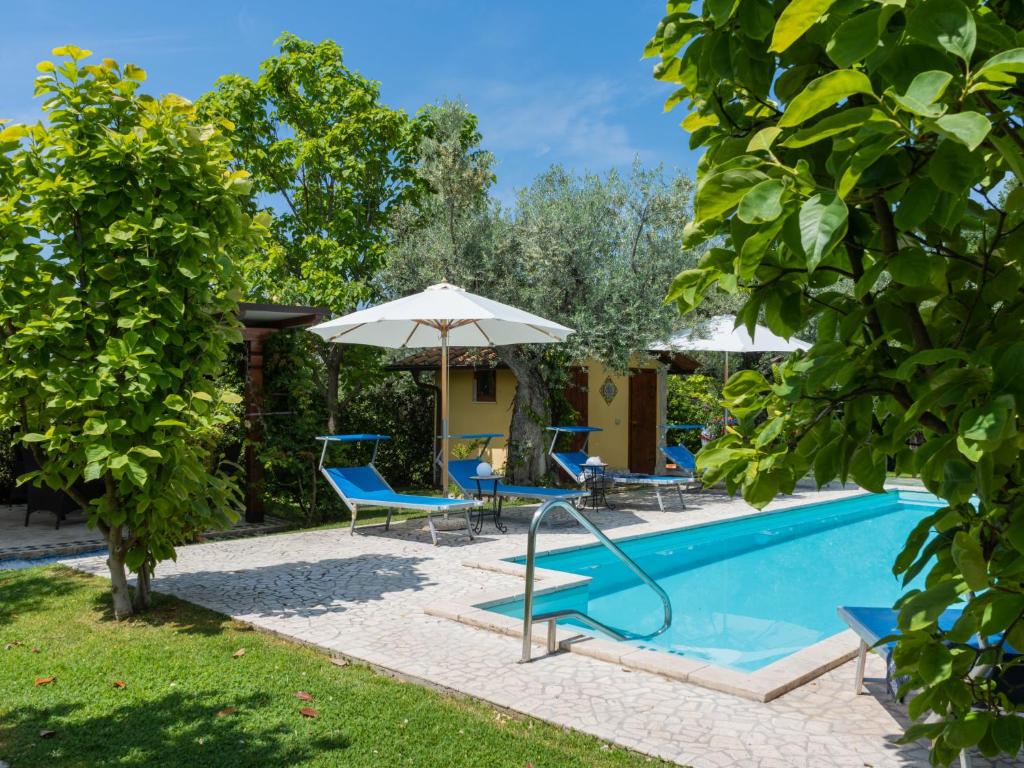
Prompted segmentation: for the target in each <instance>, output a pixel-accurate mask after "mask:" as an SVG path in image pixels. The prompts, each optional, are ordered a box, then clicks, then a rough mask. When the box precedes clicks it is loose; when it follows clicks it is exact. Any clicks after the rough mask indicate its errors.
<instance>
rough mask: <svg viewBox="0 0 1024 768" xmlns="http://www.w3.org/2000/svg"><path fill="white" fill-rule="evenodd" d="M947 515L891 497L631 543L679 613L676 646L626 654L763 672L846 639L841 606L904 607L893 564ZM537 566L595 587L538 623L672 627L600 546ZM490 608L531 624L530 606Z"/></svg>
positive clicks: (927, 498) (898, 494)
mask: <svg viewBox="0 0 1024 768" xmlns="http://www.w3.org/2000/svg"><path fill="white" fill-rule="evenodd" d="M941 506H943V502H942V501H940V500H939V499H938V498H936V497H935V496H933V495H931V494H928V493H921V492H916V491H890V492H888V493H884V494H871V495H864V496H856V497H853V498H848V499H841V500H838V501H829V502H823V503H817V504H810V505H807V506H801V507H797V508H791V509H787V510H782V511H779V512H771V513H764V514H760V515H754V516H750V517H745V518H742V519H737V520H731V521H725V522H721V523H713V524H708V525H702V526H697V527H692V528H687V529H684V530H677V531H669V532H666V533H660V534H653V535H649V536H642V537H638V538H634V539H629V540H626V541H619V542H617V543H618V544H619V546H620V547H621V548H622V549H623V550H624V551H625V552H626V554H628V555H629V556H630V557H631V558H633V559H634V560H635V561H636V562H637V563H638V564H639V565H640V567H641V568H643V569H644V570H645V571H647V573H649V574H650V575H651V576H652V577H653V578H654V579H656V580H657V581H658V583H659V584H660V585H661V586H662V588H663V589H664V590H665V591H666V592H667V593H668V594H669V597H670V599H671V601H672V612H673V619H672V626H671V627H670V628H669V629H668V631H666V632H665V633H664V634H662V635H659V636H658V637H655V638H653V639H651V640H646V641H643V640H630V641H626V642H628V643H630V644H632V645H636V646H639V647H642V648H649V649H652V650H659V651H665V652H669V653H674V654H679V655H682V656H686V657H688V658H691V659H695V660H700V661H704V662H707V663H709V664H715V665H718V666H722V667H727V668H730V669H734V670H737V671H741V672H753V671H754V670H757V669H760V668H762V667H764V666H766V665H768V664H771V663H772V662H774V661H777V660H779V659H781V658H784V657H786V656H788V655H790V654H792V653H795V652H797V651H799V650H801V649H803V648H806V647H807V646H810V645H813V644H814V643H817V642H819V641H821V640H824V639H825V638H827V637H830V636H832V635H834V634H836V633H837V632H840V631H842V630H843V629H844V628H845V625H844V624H843V623H842V622H841V621H840V620H839V618H838V617H837V616H836V607H837V606H839V605H892V604H893V603H894V602H895V601H896V599H897V598H898V597H899V596H900V595H901V594H902V593H903V591H904V588H903V586H902V585H901V584H900V582H899V580H898V579H897V578H896V577H895V576H893V575H892V571H891V568H892V564H893V561H894V560H895V559H896V555H897V554H898V553H899V551H900V550H901V549H902V547H903V544H904V542H905V541H906V537H907V534H909V533H910V530H911V529H912V528H913V527H914V525H915V524H916V523H917V521H918V520H919V519H921V518H922V517H923V516H925V515H926V514H929V513H930V512H931V511H933V510H934V509H936V508H937V507H941ZM523 561H524V558H522V557H520V558H515V559H514V562H520V563H521V562H523ZM537 566H538V567H539V568H549V569H552V570H557V571H565V572H568V573H573V574H578V575H581V576H589V577H590V578H591V581H590V582H589V583H588V584H586V585H584V586H577V587H571V588H568V589H563V590H559V591H557V592H551V593H547V594H541V595H537V596H536V597H535V598H534V613H535V614H536V613H542V612H545V611H550V610H555V609H560V608H570V607H571V608H576V609H577V610H580V611H583V612H585V613H588V614H590V615H591V616H593V617H594V618H596V619H599V620H600V621H602V622H604V623H606V624H609V625H611V626H613V627H617V628H619V629H623V630H627V631H629V632H632V633H635V634H644V633H649V632H652V631H654V630H656V629H657V628H658V627H659V626H660V625H661V620H662V608H661V601H660V600H659V599H658V597H657V596H656V595H655V594H654V593H653V592H652V591H651V590H650V589H649V588H648V587H646V586H645V585H644V584H642V583H641V582H640V581H639V580H638V579H637V578H636V576H634V575H633V574H632V573H631V572H630V571H629V570H628V569H627V568H626V567H625V566H624V565H622V564H621V563H620V562H618V561H617V560H616V559H615V557H614V556H613V555H612V553H611V552H609V551H608V550H606V549H605V548H603V547H601V546H600V545H596V544H595V545H594V546H588V547H581V548H577V549H573V550H568V551H562V552H552V553H550V554H545V555H540V556H538V557H537ZM485 607H486V608H487V610H490V611H494V612H497V613H500V614H503V615H506V616H514V617H517V618H522V615H523V602H522V600H521V599H520V600H513V601H508V602H502V603H498V604H496V605H488V606H485ZM560 623H564V624H570V625H573V626H574V627H579V628H580V631H581V632H583V633H585V634H595V635H596V633H594V632H593V631H592V630H589V629H587V628H586V627H583V626H582V625H580V624H578V623H577V622H574V621H572V620H565V621H563V622H560ZM598 636H600V635H598Z"/></svg>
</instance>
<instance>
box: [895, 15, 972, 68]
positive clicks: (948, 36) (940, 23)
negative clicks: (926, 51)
mask: <svg viewBox="0 0 1024 768" xmlns="http://www.w3.org/2000/svg"><path fill="white" fill-rule="evenodd" d="M909 29H910V31H911V34H913V35H914V37H916V38H917V39H918V40H920V41H921V42H923V43H927V44H928V45H931V46H934V47H938V48H942V49H944V50H946V51H949V52H950V53H952V54H953V55H955V56H958V57H959V58H960V59H962V60H963V61H964V62H966V63H970V60H971V55H972V54H973V53H974V46H975V44H976V43H977V38H978V32H977V27H976V24H975V21H974V15H973V14H972V13H971V11H970V9H969V8H968V7H967V6H966V5H964V4H963V3H962V2H960V0H926V2H924V3H922V4H921V5H920V6H918V8H917V10H916V11H914V14H913V16H912V17H911V19H910V24H909Z"/></svg>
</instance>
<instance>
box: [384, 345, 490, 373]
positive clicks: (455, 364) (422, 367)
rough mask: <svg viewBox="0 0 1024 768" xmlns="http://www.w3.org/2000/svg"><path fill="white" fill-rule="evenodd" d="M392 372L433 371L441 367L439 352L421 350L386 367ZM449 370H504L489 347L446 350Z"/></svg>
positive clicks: (438, 350) (436, 350) (435, 350)
mask: <svg viewBox="0 0 1024 768" xmlns="http://www.w3.org/2000/svg"><path fill="white" fill-rule="evenodd" d="M387 367H388V369H389V370H392V371H433V370H437V369H438V368H440V367H441V350H440V349H438V348H436V347H435V348H433V349H421V350H420V351H419V352H414V353H413V354H411V355H408V356H406V357H403V358H401V359H399V360H396V361H395V362H393V363H392V364H391V365H389V366H387ZM448 367H449V368H505V367H506V366H505V364H504V363H502V362H501V361H500V360H499V359H498V353H497V352H495V351H494V350H493V349H491V348H490V347H481V348H479V349H478V348H474V347H452V348H451V349H449V350H448Z"/></svg>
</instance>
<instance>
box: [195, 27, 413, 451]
mask: <svg viewBox="0 0 1024 768" xmlns="http://www.w3.org/2000/svg"><path fill="white" fill-rule="evenodd" d="M277 44H278V46H279V47H280V53H279V54H278V55H276V56H271V57H270V58H268V59H267V60H266V61H264V62H263V63H262V64H261V65H260V74H259V76H258V77H257V78H256V79H255V80H252V79H250V78H247V77H244V76H242V75H227V76H225V77H222V78H220V79H219V80H218V81H217V85H216V88H215V89H214V90H213V91H212V92H211V93H209V94H207V95H206V96H204V97H203V98H202V99H201V100H200V102H199V108H200V111H201V114H203V115H205V116H207V117H208V118H213V117H215V116H223V117H224V118H227V119H230V120H231V121H233V122H234V123H235V130H234V131H232V133H231V141H232V146H233V151H234V154H235V157H236V158H237V159H236V164H237V165H238V167H241V168H245V169H246V170H247V171H249V172H250V173H251V174H252V183H253V192H254V194H255V196H254V197H253V199H252V201H251V209H252V210H255V209H257V208H261V207H262V209H263V210H264V211H266V212H269V213H272V214H273V219H272V224H271V225H270V229H271V235H272V237H270V238H268V240H267V246H266V248H265V249H262V250H260V251H254V252H252V253H251V254H249V255H248V257H246V258H244V259H243V260H242V262H241V268H242V273H243V276H244V282H245V286H246V290H247V292H248V294H249V296H250V298H252V299H254V300H256V301H271V302H283V303H290V304H306V305H312V306H319V307H327V308H328V309H330V310H332V311H333V312H335V313H337V314H345V313H347V312H351V311H353V310H355V309H356V308H357V306H358V305H359V303H360V302H365V301H369V300H372V299H373V298H374V297H375V289H376V287H377V283H376V281H375V278H376V276H377V274H378V272H379V270H380V268H381V265H382V261H383V258H384V252H385V249H386V246H387V223H388V220H389V216H390V214H391V212H392V211H393V210H394V209H395V207H396V206H398V205H399V204H401V203H402V202H403V201H406V200H409V199H411V198H413V197H415V195H416V193H417V189H418V187H417V185H416V184H415V181H416V176H415V174H414V173H413V165H414V162H415V149H416V146H417V141H418V140H419V136H420V130H419V124H418V123H416V122H415V121H412V120H410V119H409V117H408V116H407V115H406V114H405V113H404V112H402V111H400V110H393V109H390V108H388V107H387V106H385V105H383V104H382V103H381V102H380V86H379V85H378V84H377V83H375V82H373V81H371V80H367V79H366V78H364V77H363V76H362V75H360V74H359V73H358V72H354V71H352V70H350V69H349V68H348V67H346V66H345V63H344V59H343V55H342V49H341V47H340V46H338V45H337V44H336V43H334V42H333V41H330V40H324V41H322V42H320V43H314V42H310V41H308V40H302V39H301V38H299V37H296V36H295V35H292V34H288V33H285V34H283V35H281V37H280V38H279V39H278V40H277ZM316 349H317V350H318V352H319V357H320V359H321V365H320V366H317V368H316V371H315V372H316V375H317V381H318V386H319V388H320V392H321V396H322V398H323V402H324V405H325V408H326V421H327V425H326V426H327V430H328V431H329V432H336V431H337V430H338V429H339V424H340V419H339V400H343V399H345V398H347V397H348V396H349V395H351V394H352V391H353V390H356V389H358V388H359V387H360V386H362V382H363V380H364V379H365V378H366V377H364V376H361V375H360V373H359V370H360V369H371V370H376V368H377V365H378V360H379V357H380V355H379V353H378V352H377V351H375V350H368V349H367V348H360V347H346V346H343V345H340V344H327V343H318V344H317V346H316ZM311 364H312V363H311Z"/></svg>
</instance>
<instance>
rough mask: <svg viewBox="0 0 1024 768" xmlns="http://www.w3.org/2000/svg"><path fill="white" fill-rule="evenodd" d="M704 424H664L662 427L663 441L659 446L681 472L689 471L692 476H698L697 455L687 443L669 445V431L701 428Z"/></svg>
mask: <svg viewBox="0 0 1024 768" xmlns="http://www.w3.org/2000/svg"><path fill="white" fill-rule="evenodd" d="M701 429H704V426H703V425H702V424H663V425H662V427H661V432H662V442H661V445H659V446H658V447H659V448H661V452H662V453H663V454H665V457H666V458H667V459H668V460H669V461H671V462H672V463H673V464H675V465H676V468H677V469H678V470H679V471H680V472H685V473H687V474H688V475H689V476H690V477H696V476H697V457H696V456H694V455H693V452H692V451H691V450H690V449H689V448H687V447H686V446H685V445H682V444H679V445H669V444H668V433H669V432H670V431H672V430H701Z"/></svg>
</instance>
